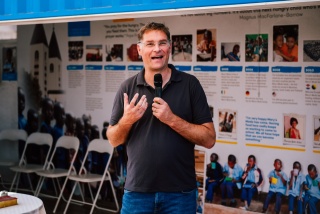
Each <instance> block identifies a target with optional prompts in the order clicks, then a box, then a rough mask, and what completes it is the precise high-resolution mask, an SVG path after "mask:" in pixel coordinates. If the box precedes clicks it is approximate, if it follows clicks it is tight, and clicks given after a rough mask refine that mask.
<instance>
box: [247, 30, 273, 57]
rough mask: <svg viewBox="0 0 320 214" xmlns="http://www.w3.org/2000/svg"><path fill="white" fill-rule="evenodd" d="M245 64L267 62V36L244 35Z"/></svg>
mask: <svg viewBox="0 0 320 214" xmlns="http://www.w3.org/2000/svg"><path fill="white" fill-rule="evenodd" d="M246 62H268V34H246Z"/></svg>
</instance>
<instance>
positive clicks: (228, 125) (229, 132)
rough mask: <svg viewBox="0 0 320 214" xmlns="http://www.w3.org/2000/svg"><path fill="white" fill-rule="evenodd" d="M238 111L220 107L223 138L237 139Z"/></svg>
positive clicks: (221, 134) (220, 135) (220, 124)
mask: <svg viewBox="0 0 320 214" xmlns="http://www.w3.org/2000/svg"><path fill="white" fill-rule="evenodd" d="M236 119H237V111H235V110H229V109H219V132H218V134H219V135H218V137H219V138H220V139H221V138H222V139H230V140H231V139H232V140H236V139H237V120H236Z"/></svg>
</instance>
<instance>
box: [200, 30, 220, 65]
mask: <svg viewBox="0 0 320 214" xmlns="http://www.w3.org/2000/svg"><path fill="white" fill-rule="evenodd" d="M216 56H217V31H216V29H200V30H197V62H203V61H211V62H212V61H216Z"/></svg>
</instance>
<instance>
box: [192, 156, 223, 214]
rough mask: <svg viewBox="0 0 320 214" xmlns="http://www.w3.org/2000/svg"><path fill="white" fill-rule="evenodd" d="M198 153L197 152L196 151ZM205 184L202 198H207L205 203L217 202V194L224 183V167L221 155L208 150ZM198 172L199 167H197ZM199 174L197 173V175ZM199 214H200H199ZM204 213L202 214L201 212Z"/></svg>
mask: <svg viewBox="0 0 320 214" xmlns="http://www.w3.org/2000/svg"><path fill="white" fill-rule="evenodd" d="M195 151H196V150H195ZM204 166H205V168H204V169H205V171H204V175H205V177H204V178H205V179H204V180H205V183H204V190H205V191H203V193H202V195H203V196H202V198H205V203H206V204H207V205H208V204H209V203H215V202H216V192H217V190H218V189H220V186H219V185H220V183H221V182H222V181H223V165H221V164H220V160H219V155H218V154H217V153H215V152H210V151H208V150H206V158H205V165H204ZM196 172H197V167H196ZM196 174H197V173H196ZM199 192H200V191H199ZM197 213H199V212H197ZM201 213H202V212H201Z"/></svg>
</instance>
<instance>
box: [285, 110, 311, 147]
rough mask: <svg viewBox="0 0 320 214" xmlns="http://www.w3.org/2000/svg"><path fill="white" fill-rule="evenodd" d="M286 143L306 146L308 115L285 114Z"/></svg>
mask: <svg viewBox="0 0 320 214" xmlns="http://www.w3.org/2000/svg"><path fill="white" fill-rule="evenodd" d="M283 124H284V127H283V128H284V135H283V137H284V139H283V141H284V142H283V144H284V145H293V146H303V147H305V127H306V116H305V115H298V114H284V115H283Z"/></svg>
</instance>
